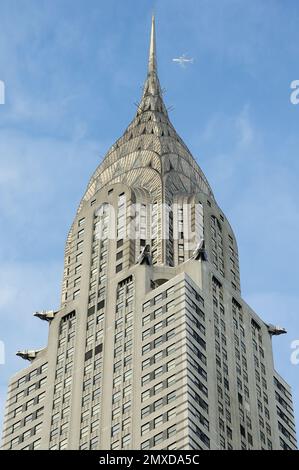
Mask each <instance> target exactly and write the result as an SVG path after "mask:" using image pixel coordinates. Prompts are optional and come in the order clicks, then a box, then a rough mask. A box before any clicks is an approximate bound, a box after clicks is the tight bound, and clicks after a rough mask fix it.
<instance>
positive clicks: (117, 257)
mask: <svg viewBox="0 0 299 470" xmlns="http://www.w3.org/2000/svg"><path fill="white" fill-rule="evenodd" d="M122 257H123V252H122V251H119V252H118V253H116V261H118V260H119V259H121V258H122Z"/></svg>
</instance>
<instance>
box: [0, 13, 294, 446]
mask: <svg viewBox="0 0 299 470" xmlns="http://www.w3.org/2000/svg"><path fill="white" fill-rule="evenodd" d="M24 314H27V313H26V312H24ZM35 316H36V317H37V320H36V321H39V320H41V321H42V323H41V328H48V330H49V336H48V344H47V345H46V346H45V347H44V348H43V349H41V350H35V349H34V348H33V347H32V345H28V350H25V351H18V352H17V354H18V355H19V356H20V357H21V358H23V359H24V360H26V361H28V367H26V368H24V369H22V370H21V371H20V372H18V373H17V374H16V375H14V376H13V377H12V378H11V380H10V383H9V387H8V396H7V404H6V410H5V418H4V431H3V441H2V449H3V450H4V449H17V450H23V449H61V450H63V449H98V450H100V449H119V450H122V449H166V450H167V449H184V450H188V449H196V450H201V449H202V450H205V449H269V450H271V449H296V434H295V424H294V415H293V405H292V396H291V391H290V387H289V385H288V384H287V383H286V382H285V381H284V380H283V379H282V378H281V377H280V375H279V374H278V373H277V372H276V370H275V368H274V364H273V354H272V340H274V341H279V338H276V336H279V335H280V334H283V333H286V331H285V330H284V329H283V328H279V327H276V326H274V325H269V324H266V323H264V322H263V320H262V319H261V318H260V317H259V316H258V315H257V314H256V313H255V312H254V311H253V310H252V309H251V308H250V306H249V305H247V303H246V302H245V301H244V300H243V299H242V297H241V287H240V275H239V260H238V248H237V242H236V239H235V236H234V232H233V230H232V228H231V226H230V224H229V222H228V220H227V219H226V217H225V215H224V213H223V212H222V211H221V209H220V207H219V206H218V204H217V202H216V200H215V197H214V195H213V191H212V189H211V187H210V185H209V183H208V181H207V179H206V177H205V175H204V174H203V172H202V170H201V168H200V167H199V165H198V163H197V161H196V160H195V158H194V157H193V156H192V155H191V153H190V151H189V149H188V147H187V146H186V144H185V143H184V142H183V140H182V139H181V138H180V137H179V135H178V134H177V132H176V130H175V129H174V127H173V125H172V124H171V122H170V119H169V116H168V112H167V108H166V106H165V104H164V101H163V93H162V90H161V87H160V83H159V78H158V71H157V57H156V38H155V20H154V18H153V19H152V26H151V36H150V48H149V60H148V69H147V76H146V80H145V84H144V88H143V93H142V97H141V100H140V103H139V105H138V107H137V111H136V115H135V117H134V119H133V120H132V122H131V123H130V124H129V126H128V127H127V129H126V130H125V132H124V133H123V135H122V136H121V137H120V138H119V139H118V140H117V141H116V142H115V143H114V144H113V145H112V147H111V148H110V149H109V150H108V152H107V154H106V156H105V157H104V159H103V160H102V162H101V163H100V164H99V166H98V167H97V168H96V170H95V172H94V174H93V175H92V177H91V179H90V181H89V183H88V186H87V189H86V192H85V194H84V195H83V197H82V200H81V203H80V205H79V207H78V210H77V214H76V216H75V219H74V222H73V224H72V226H71V229H70V231H69V234H68V236H67V241H66V247H65V258H64V274H63V285H62V293H61V303H60V307H59V308H58V309H56V310H53V311H41V312H36V313H35ZM274 337H275V338H274ZM273 338H274V339H273Z"/></svg>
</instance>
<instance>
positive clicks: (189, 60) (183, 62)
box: [172, 54, 194, 67]
mask: <svg viewBox="0 0 299 470" xmlns="http://www.w3.org/2000/svg"><path fill="white" fill-rule="evenodd" d="M172 62H176V63H177V64H179V65H180V66H181V67H186V64H193V62H194V59H193V57H186V55H185V54H183V55H181V56H180V57H176V58H174V59H172Z"/></svg>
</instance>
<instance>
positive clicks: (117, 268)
mask: <svg viewBox="0 0 299 470" xmlns="http://www.w3.org/2000/svg"><path fill="white" fill-rule="evenodd" d="M122 268H123V265H122V263H120V264H118V265H117V266H116V270H115V272H116V273H119V271H121V270H122Z"/></svg>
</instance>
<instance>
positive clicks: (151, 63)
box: [148, 14, 157, 75]
mask: <svg viewBox="0 0 299 470" xmlns="http://www.w3.org/2000/svg"><path fill="white" fill-rule="evenodd" d="M154 73H157V57H156V27H155V15H154V14H153V15H152V28H151V40H150V50H149V58H148V74H149V75H152V74H154Z"/></svg>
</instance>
